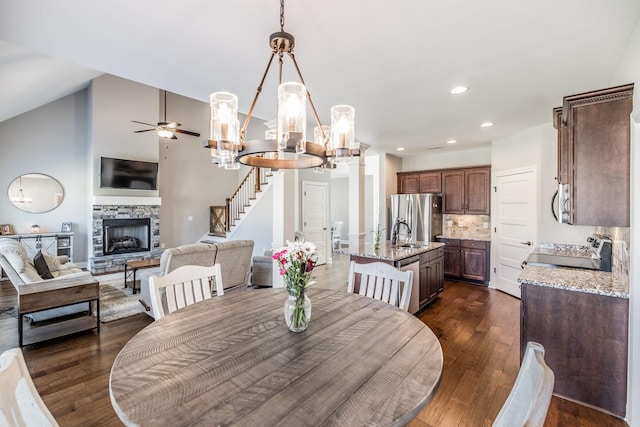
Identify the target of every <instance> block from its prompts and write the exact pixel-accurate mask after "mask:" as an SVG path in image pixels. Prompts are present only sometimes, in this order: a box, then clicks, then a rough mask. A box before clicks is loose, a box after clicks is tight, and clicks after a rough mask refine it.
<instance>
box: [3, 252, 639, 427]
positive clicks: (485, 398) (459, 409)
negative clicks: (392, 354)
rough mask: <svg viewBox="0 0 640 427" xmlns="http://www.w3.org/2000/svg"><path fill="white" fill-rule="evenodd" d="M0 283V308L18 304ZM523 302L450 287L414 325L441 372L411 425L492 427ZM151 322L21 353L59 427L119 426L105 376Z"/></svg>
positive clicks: (326, 278)
mask: <svg viewBox="0 0 640 427" xmlns="http://www.w3.org/2000/svg"><path fill="white" fill-rule="evenodd" d="M347 271H348V257H347V256H345V255H337V256H335V258H334V263H333V264H328V265H326V266H321V267H318V268H317V269H316V280H317V282H318V285H317V286H324V287H331V288H334V289H346V282H347ZM15 300H16V298H15V291H14V290H13V287H12V286H11V285H10V284H9V283H8V282H0V307H2V306H7V305H12V304H15ZM519 310H520V300H518V299H516V298H513V297H511V296H509V295H506V294H504V293H502V292H499V291H496V290H493V289H488V288H485V287H481V286H476V285H470V284H464V283H459V282H450V281H447V282H446V284H445V291H444V292H443V293H442V294H441V295H440V298H438V299H437V300H436V301H435V302H434V303H433V304H431V305H430V306H429V307H428V308H427V309H426V310H423V311H422V312H421V313H419V315H418V317H419V318H420V319H421V320H422V321H424V322H425V323H426V324H427V325H428V326H429V327H430V328H431V330H433V332H434V333H435V334H436V335H437V337H438V338H439V340H440V343H441V345H442V350H443V353H444V370H443V377H442V382H441V384H440V387H439V388H438V390H437V392H436V394H435V397H434V398H433V400H432V401H431V402H430V403H429V404H428V405H427V407H426V408H425V409H424V410H423V411H422V412H421V413H420V415H419V416H418V417H417V418H416V419H415V420H414V421H413V422H412V423H411V426H413V427H424V426H490V425H491V423H492V422H493V419H494V418H495V416H496V414H497V413H498V411H499V410H500V407H501V406H502V403H503V402H504V400H505V399H506V397H507V395H508V394H509V391H510V389H511V385H512V384H513V382H514V380H515V377H516V375H517V372H518V368H519V339H520V337H519V333H520V330H519V319H520V317H519ZM149 323H151V318H150V317H149V316H147V315H145V314H139V315H136V316H133V317H129V318H126V319H122V320H117V321H114V322H110V323H105V324H103V326H102V329H101V332H100V334H97V333H95V332H86V333H82V334H78V335H76V336H73V337H68V338H65V339H60V340H57V341H52V342H48V343H42V344H37V345H32V346H28V347H25V348H24V354H25V359H26V362H27V365H28V367H29V370H30V372H31V375H32V376H33V379H34V382H35V384H36V387H37V388H38V391H39V392H40V393H41V395H42V397H43V399H44V401H45V403H46V404H47V405H48V406H49V408H50V410H51V412H52V413H53V415H54V416H55V417H56V419H57V420H58V422H59V423H60V425H61V426H63V427H64V426H112V425H113V426H121V425H122V424H121V423H120V421H119V420H118V418H117V416H116V414H115V413H114V411H113V409H112V407H111V402H110V400H109V372H110V370H111V365H112V364H113V361H114V359H115V357H116V355H117V354H118V352H119V351H120V349H121V348H122V347H123V346H124V344H125V343H126V342H127V341H128V340H129V339H130V338H131V337H132V336H133V335H135V334H136V333H137V332H138V331H139V330H141V329H142V328H143V327H145V326H146V325H148V324H149ZM17 343H18V337H17V325H16V320H15V319H14V318H12V317H10V316H8V315H6V314H0V351H4V350H6V349H8V348H11V347H15V346H17ZM626 425H627V424H626V423H625V422H624V421H623V420H620V419H617V418H615V417H612V416H609V415H606V414H604V413H602V412H599V411H596V410H593V409H590V408H587V407H585V406H582V405H578V404H575V403H572V402H569V401H567V400H564V399H559V398H557V397H555V396H554V397H553V399H552V401H551V406H550V408H549V414H548V416H547V420H546V423H545V426H584V427H587V426H594V427H595V426H598V427H600V426H612V427H614V426H615V427H617V426H626Z"/></svg>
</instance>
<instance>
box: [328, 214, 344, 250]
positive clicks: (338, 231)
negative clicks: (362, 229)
mask: <svg viewBox="0 0 640 427" xmlns="http://www.w3.org/2000/svg"><path fill="white" fill-rule="evenodd" d="M343 224H344V222H343V221H336V222H335V224H334V225H333V228H332V230H331V247H332V249H333V250H334V251H337V250H340V247H341V243H340V242H341V240H340V238H341V237H342V225H343Z"/></svg>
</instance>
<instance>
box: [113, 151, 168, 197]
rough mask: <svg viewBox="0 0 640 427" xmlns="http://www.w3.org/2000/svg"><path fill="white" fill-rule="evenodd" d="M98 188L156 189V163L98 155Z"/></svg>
mask: <svg viewBox="0 0 640 427" xmlns="http://www.w3.org/2000/svg"><path fill="white" fill-rule="evenodd" d="M100 188H128V189H132V190H157V189H158V163H155V162H143V161H140V160H126V159H114V158H111V157H100Z"/></svg>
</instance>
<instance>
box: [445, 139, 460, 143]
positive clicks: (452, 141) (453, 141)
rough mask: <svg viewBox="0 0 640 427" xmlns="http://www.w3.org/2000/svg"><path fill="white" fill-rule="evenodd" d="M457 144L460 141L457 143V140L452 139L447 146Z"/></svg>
mask: <svg viewBox="0 0 640 427" xmlns="http://www.w3.org/2000/svg"><path fill="white" fill-rule="evenodd" d="M456 142H458V141H456V140H455V139H450V140H448V141H447V144H455V143H456Z"/></svg>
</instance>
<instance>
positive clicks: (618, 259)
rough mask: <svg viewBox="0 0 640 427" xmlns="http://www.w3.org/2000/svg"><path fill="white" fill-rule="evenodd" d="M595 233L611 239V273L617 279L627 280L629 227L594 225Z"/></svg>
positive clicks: (626, 281)
mask: <svg viewBox="0 0 640 427" xmlns="http://www.w3.org/2000/svg"><path fill="white" fill-rule="evenodd" d="M596 233H597V234H602V235H604V236H607V237H609V238H610V239H611V242H612V245H611V249H612V250H611V252H612V255H613V259H612V261H611V267H612V273H613V274H614V276H615V277H616V278H618V279H619V280H622V281H625V283H627V285H628V282H629V263H630V261H629V242H630V241H631V229H630V228H629V227H596Z"/></svg>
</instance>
